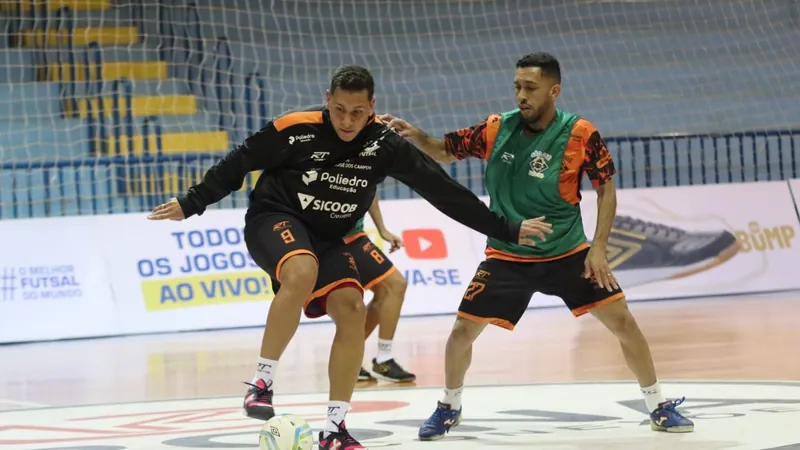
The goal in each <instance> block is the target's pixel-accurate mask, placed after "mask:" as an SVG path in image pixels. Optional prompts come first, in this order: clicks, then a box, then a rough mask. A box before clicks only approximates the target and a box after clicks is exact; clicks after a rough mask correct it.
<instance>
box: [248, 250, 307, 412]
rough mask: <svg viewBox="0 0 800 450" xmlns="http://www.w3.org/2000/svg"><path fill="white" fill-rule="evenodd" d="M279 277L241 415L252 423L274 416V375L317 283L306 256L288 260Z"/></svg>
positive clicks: (302, 255)
mask: <svg viewBox="0 0 800 450" xmlns="http://www.w3.org/2000/svg"><path fill="white" fill-rule="evenodd" d="M281 269H282V270H281V271H280V273H279V274H278V275H279V281H280V284H281V288H280V290H279V291H278V293H277V294H276V295H275V298H274V299H273V301H272V305H271V307H270V309H269V313H268V315H267V326H266V328H265V329H264V335H263V338H262V341H261V356H260V358H259V360H258V366H257V369H256V373H255V375H254V377H253V379H252V381H251V382H250V383H247V384H248V385H249V386H250V389H248V391H247V394H246V395H245V399H244V404H243V407H244V412H245V414H246V415H247V416H248V417H250V418H253V419H259V420H269V419H271V418H272V417H273V416H274V415H275V409H274V408H273V406H272V396H273V390H272V386H273V384H274V380H275V373H276V372H277V369H278V360H280V357H281V355H282V354H283V352H284V350H285V349H286V346H287V345H288V344H289V342H290V341H291V340H292V337H294V334H295V332H296V331H297V325H298V324H299V323H300V314H301V312H302V308H303V304H304V303H305V301H306V299H308V297H309V296H310V295H311V292H312V290H313V289H314V284H315V283H316V279H317V262H316V259H315V258H314V257H313V256H311V255H308V254H300V255H297V256H293V257H290V258H289V259H288V260H286V262H285V263H284V264H283V267H282V268H281Z"/></svg>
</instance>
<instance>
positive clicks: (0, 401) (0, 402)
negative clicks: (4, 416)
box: [0, 398, 50, 408]
mask: <svg viewBox="0 0 800 450" xmlns="http://www.w3.org/2000/svg"><path fill="white" fill-rule="evenodd" d="M0 405H11V406H30V407H33V408H44V407H47V406H50V405H45V404H44V403H34V402H23V401H19V400H10V399H2V398H0Z"/></svg>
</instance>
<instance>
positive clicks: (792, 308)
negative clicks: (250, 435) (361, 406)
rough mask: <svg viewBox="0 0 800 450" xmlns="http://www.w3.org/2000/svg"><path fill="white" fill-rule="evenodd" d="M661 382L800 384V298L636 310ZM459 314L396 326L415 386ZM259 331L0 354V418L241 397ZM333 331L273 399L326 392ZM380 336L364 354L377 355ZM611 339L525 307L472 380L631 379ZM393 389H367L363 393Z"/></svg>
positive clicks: (435, 379) (486, 351)
mask: <svg viewBox="0 0 800 450" xmlns="http://www.w3.org/2000/svg"><path fill="white" fill-rule="evenodd" d="M631 310H632V311H633V312H634V314H635V316H636V317H637V319H638V321H639V324H640V326H641V328H642V329H643V331H644V332H645V335H646V336H647V337H648V339H649V341H650V344H651V347H652V351H653V355H654V357H655V360H656V366H657V369H658V371H659V375H660V378H661V379H662V380H794V381H796V380H800V357H798V355H800V293H782V294H771V295H760V296H750V297H732V298H714V299H694V300H679V301H663V302H644V303H632V304H631ZM453 320H454V316H438V317H427V318H409V319H402V320H401V322H400V326H399V329H398V332H397V336H396V340H395V344H394V347H395V356H396V358H397V359H398V361H399V362H400V363H401V364H403V365H405V366H406V367H407V368H408V369H409V370H411V371H413V372H415V373H416V374H417V381H416V386H419V387H436V386H441V385H442V383H443V370H444V368H443V355H444V344H445V341H446V339H447V335H448V333H449V330H450V327H451V326H452V323H453ZM260 336H261V330H260V329H247V330H233V331H213V332H201V333H184V334H172V335H169V334H164V335H150V336H137V337H126V338H109V339H94V340H83V341H68V342H55V343H40V344H26V345H10V346H0V361H2V364H0V410H4V409H5V410H10V409H22V408H30V407H34V406H45V405H47V406H67V405H80V404H97V403H120V402H133V401H144V400H171V399H186V398H201V397H211V396H239V395H243V394H244V389H245V386H244V385H243V384H242V383H241V382H242V381H247V380H249V379H250V377H251V376H252V373H253V369H254V362H255V360H256V358H257V356H258V346H259V343H260ZM332 336H333V327H332V325H330V324H313V325H302V326H301V327H300V328H299V330H298V333H297V335H296V336H295V339H294V340H293V342H292V343H291V344H290V346H289V348H288V350H287V352H286V354H285V356H284V358H283V360H282V361H281V364H280V366H279V373H278V376H277V380H276V391H277V393H278V394H280V393H286V394H289V393H306V392H324V391H326V390H327V387H328V382H327V361H328V351H329V349H330V341H331V338H332ZM375 347H376V344H375V336H374V335H373V336H372V337H371V339H370V340H369V341H368V343H367V354H366V358H372V357H373V356H374V353H375ZM631 379H632V377H631V374H630V373H629V372H628V370H627V368H626V367H625V364H624V361H623V359H622V355H621V353H620V350H619V348H618V345H617V343H616V341H615V340H614V338H613V337H612V336H611V335H610V334H609V333H608V332H607V331H606V330H605V329H604V328H602V326H601V325H600V324H599V323H598V322H597V321H595V320H594V319H593V318H592V317H591V316H584V317H582V318H579V319H575V318H573V317H572V315H571V314H570V313H569V312H568V311H567V310H566V309H564V308H554V309H544V310H531V311H529V312H528V313H527V314H526V316H525V317H524V318H523V320H522V322H521V323H520V324H519V326H518V327H517V329H516V330H515V331H513V332H509V331H506V330H502V329H499V328H490V329H488V330H487V331H486V332H485V333H484V335H483V336H482V337H481V338H480V339H479V341H478V342H477V344H476V347H475V351H474V356H473V364H472V368H471V370H470V372H469V374H468V378H467V384H473V385H487V384H491V385H503V384H525V383H535V382H572V381H609V380H631ZM376 386H377V387H383V386H385V387H394V386H395V385H393V384H390V383H383V382H381V383H379V384H377V385H376V384H375V383H367V384H365V385H363V386H362V387H368V388H375V387H376Z"/></svg>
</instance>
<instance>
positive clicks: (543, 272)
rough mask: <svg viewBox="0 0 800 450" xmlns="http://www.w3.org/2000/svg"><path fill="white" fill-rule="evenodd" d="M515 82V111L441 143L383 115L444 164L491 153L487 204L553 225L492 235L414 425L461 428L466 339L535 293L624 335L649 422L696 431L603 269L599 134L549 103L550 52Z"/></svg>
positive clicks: (553, 66) (608, 181)
mask: <svg viewBox="0 0 800 450" xmlns="http://www.w3.org/2000/svg"><path fill="white" fill-rule="evenodd" d="M514 86H515V89H516V100H517V105H518V108H517V109H514V110H513V111H509V112H506V113H503V114H495V115H491V116H489V118H488V119H486V120H484V121H483V122H481V123H479V124H477V125H475V126H472V127H469V128H464V129H461V130H458V131H454V132H452V133H448V134H446V135H445V137H444V139H443V140H440V139H435V138H432V137H430V136H428V135H427V134H426V133H425V132H423V131H421V130H420V129H418V128H416V127H414V126H412V125H410V124H409V123H408V122H405V121H403V120H400V119H396V118H394V117H391V116H383V117H382V118H381V119H382V120H384V121H387V120H388V121H389V124H388V125H389V127H391V128H394V129H395V131H397V132H398V133H400V134H401V135H403V136H405V137H407V138H408V139H410V140H412V141H413V142H414V143H415V144H416V145H417V146H418V147H420V148H421V149H422V150H423V151H424V152H426V153H428V154H429V155H431V156H432V157H433V158H434V159H436V160H438V161H440V162H452V161H456V160H461V159H464V158H468V157H473V158H480V159H484V160H486V174H485V181H486V188H487V190H488V192H489V197H490V201H491V206H490V207H491V209H492V210H493V211H494V212H496V213H498V214H499V215H502V216H505V217H507V218H508V219H510V220H513V219H520V218H525V217H541V216H544V218H545V221H546V222H548V223H550V224H551V225H552V227H553V228H552V231H553V232H552V234H550V235H549V236H548V237H547V239H546V240H545V241H537V242H536V245H535V246H534V247H521V246H519V245H515V244H511V243H507V242H500V241H497V240H495V239H489V240H488V242H487V247H486V260H484V261H483V262H482V263H481V264H480V265H479V266H478V270H477V272H476V273H475V276H474V278H473V279H472V281H471V282H470V283H469V286H468V287H467V290H466V292H465V294H464V297H463V299H462V301H461V305H460V306H459V309H458V317H457V319H456V323H455V326H454V327H453V331H452V332H451V334H450V338H449V340H448V342H447V349H446V359H447V362H446V364H445V371H446V376H445V383H446V389H445V395H444V398H443V399H442V401H440V402H439V404H438V406H437V408H436V410H435V411H434V413H433V415H432V416H431V417H430V418H429V419H428V420H427V421H426V422H425V423H424V424H423V425H422V426H421V427H420V429H419V438H420V439H422V440H432V439H438V438H441V437H442V436H443V435H444V434H445V433H447V432H448V431H449V430H450V428H451V427H453V426H456V425H458V423H459V422H460V420H461V392H462V389H463V385H464V377H465V375H466V372H467V369H468V368H469V364H470V356H471V354H472V343H473V342H474V341H475V339H477V337H478V336H479V335H480V334H481V332H482V331H483V330H484V328H485V327H486V325H487V324H493V325H497V326H500V327H502V328H506V329H508V330H512V329H513V328H514V326H515V325H516V324H517V322H518V321H519V319H520V318H521V317H522V315H523V313H524V311H525V309H526V308H527V306H528V303H529V302H530V299H531V296H532V295H533V294H534V293H536V292H541V293H543V294H547V295H553V296H557V297H560V298H561V299H562V300H563V301H564V303H566V305H567V306H568V307H569V308H570V310H572V312H573V314H574V315H575V316H580V315H583V314H585V313H587V312H589V313H591V314H592V315H594V316H595V317H596V318H598V319H599V320H600V322H602V323H603V325H605V326H606V327H607V328H608V329H609V330H610V331H611V332H612V333H613V334H614V335H615V336H616V337H617V338H618V339H619V342H620V345H621V346H622V352H623V354H624V356H625V361H626V362H627V363H628V367H629V368H630V369H631V371H633V373H634V374H635V375H636V378H637V380H638V381H639V385H640V387H641V393H642V395H643V396H644V400H645V404H646V406H647V410H648V412H649V413H650V426H651V428H652V429H654V430H657V431H669V432H689V431H693V430H694V424H693V423H692V421H690V420H689V419H686V418H685V417H683V416H682V415H681V414H680V413H679V412H678V411H677V410H676V409H675V407H676V406H678V405H679V404H681V403H682V402H683V399H679V400H676V401H667V400H666V399H665V398H664V396H663V394H662V393H661V388H660V386H659V383H658V378H657V376H656V372H655V368H654V365H653V360H652V358H651V356H650V349H649V345H648V343H647V341H646V339H645V338H644V336H643V335H642V332H641V331H640V330H639V327H638V325H637V324H636V320H635V319H634V318H633V316H632V315H631V313H630V311H629V310H628V307H627V304H626V302H625V296H624V294H623V292H622V290H621V289H620V287H619V286H618V284H617V281H616V279H615V278H614V275H613V274H612V273H611V269H610V268H609V265H608V260H607V258H606V244H607V242H608V236H609V233H610V231H611V224H612V223H613V221H614V216H615V214H616V191H615V188H614V182H613V180H612V176H613V175H614V174H615V169H614V163H613V161H612V159H611V155H610V154H609V152H608V149H607V148H606V145H605V143H604V142H603V139H602V138H601V137H600V134H599V133H598V131H597V129H596V128H595V127H594V126H593V125H592V124H591V123H590V122H589V121H587V120H586V119H583V118H581V117H579V116H577V115H575V114H571V113H568V112H566V111H562V110H559V109H557V108H556V106H555V100H556V98H557V97H558V95H559V93H560V92H561V69H560V66H559V63H558V61H557V60H556V59H555V58H554V57H553V56H552V55H549V54H547V53H534V54H530V55H527V56H525V57H523V58H522V59H520V60H519V61H518V62H517V66H516V72H515V77H514ZM584 173H585V174H586V175H587V176H588V177H589V179H590V180H591V182H592V186H593V187H594V189H595V190H596V191H597V197H598V201H597V204H598V219H597V229H596V231H595V234H594V239H592V246H591V248H590V246H589V245H588V243H587V240H586V235H585V233H584V230H583V221H582V218H581V210H580V200H581V194H580V184H581V177H582V175H583V174H584ZM531 401H532V402H534V404H535V402H536V399H532V400H531Z"/></svg>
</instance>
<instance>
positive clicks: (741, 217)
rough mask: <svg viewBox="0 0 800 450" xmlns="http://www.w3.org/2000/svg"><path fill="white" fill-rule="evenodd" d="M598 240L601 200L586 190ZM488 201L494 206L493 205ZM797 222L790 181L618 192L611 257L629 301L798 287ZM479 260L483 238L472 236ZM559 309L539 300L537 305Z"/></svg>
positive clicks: (588, 224)
mask: <svg viewBox="0 0 800 450" xmlns="http://www.w3.org/2000/svg"><path fill="white" fill-rule="evenodd" d="M582 194H583V200H582V202H581V212H582V215H583V224H584V230H585V232H586V235H587V237H588V239H589V240H591V239H592V237H593V235H594V231H595V227H596V223H597V196H596V194H595V193H594V191H584V192H582ZM487 201H488V200H487ZM798 228H799V227H798V219H797V214H796V212H795V206H794V201H793V199H792V196H791V194H790V192H789V190H788V189H787V184H786V183H785V182H773V183H740V184H724V185H705V186H687V187H670V188H647V189H625V190H618V191H617V215H616V218H615V220H614V224H613V227H612V231H611V237H610V239H609V243H608V248H607V252H606V253H607V256H608V258H609V263H610V265H611V267H612V269H613V271H614V275H615V276H616V278H617V280H618V281H619V282H620V284H621V286H622V288H623V289H624V290H625V293H626V296H627V298H628V300H630V301H636V300H648V299H666V298H680V297H698V296H714V295H725V294H736V293H745V292H766V291H774V290H782V289H796V288H800V278H797V277H787V276H786V272H785V268H786V267H792V266H793V265H796V264H800V249H798V242H797V239H798V234H800V230H799V229H798ZM473 242H475V245H476V248H477V249H478V255H477V256H478V257H479V258H483V249H484V248H485V238H484V237H482V236H480V235H478V234H477V233H473ZM558 304H561V301H560V299H557V298H553V297H548V296H544V295H538V294H537V295H535V296H534V298H533V300H532V302H531V306H532V307H536V306H549V305H558Z"/></svg>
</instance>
